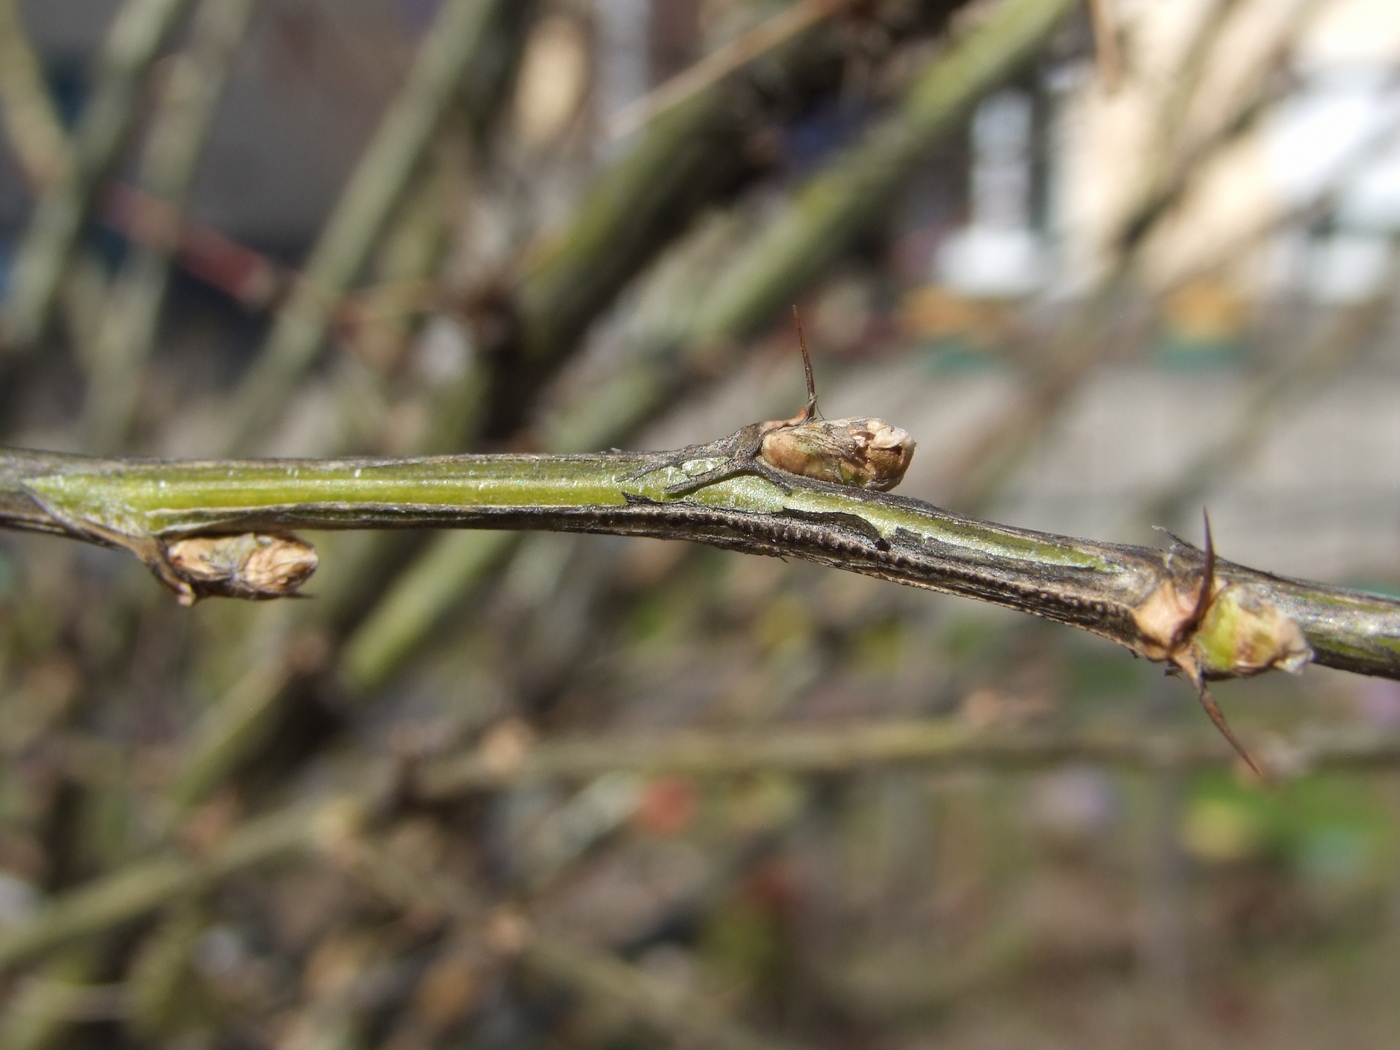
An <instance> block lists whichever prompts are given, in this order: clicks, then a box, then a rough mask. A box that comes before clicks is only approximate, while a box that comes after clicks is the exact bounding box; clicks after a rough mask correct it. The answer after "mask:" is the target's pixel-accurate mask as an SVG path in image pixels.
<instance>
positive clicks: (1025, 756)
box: [0, 719, 1400, 968]
mask: <svg viewBox="0 0 1400 1050" xmlns="http://www.w3.org/2000/svg"><path fill="white" fill-rule="evenodd" d="M501 752H502V749H501V748H499V747H491V746H489V744H483V746H482V747H480V748H479V749H478V750H477V751H474V752H470V753H468V754H466V755H454V756H445V757H443V758H441V759H437V760H433V761H430V762H427V763H425V764H424V765H423V766H421V767H419V768H416V769H414V768H410V769H409V770H407V771H405V772H406V773H407V775H408V776H407V784H406V785H405V786H406V787H407V788H408V790H409V794H410V797H411V798H413V799H416V800H419V801H424V802H444V801H448V800H451V799H456V798H461V797H464V796H466V795H471V794H474V793H477V792H482V791H493V790H501V789H507V788H510V787H514V786H518V785H521V784H529V783H540V782H545V781H550V780H583V779H588V778H591V777H596V776H601V775H604V774H606V773H610V772H614V771H631V772H638V773H644V774H648V775H663V774H664V775H682V776H695V777H711V778H713V777H730V776H746V775H750V774H752V773H756V772H777V773H788V774H805V775H812V774H822V773H847V772H852V771H854V770H858V769H877V768H882V767H890V766H909V767H921V768H930V767H936V766H953V765H959V766H969V765H972V766H996V767H1016V768H1034V767H1038V766H1047V765H1055V764H1058V763H1062V762H1066V761H1101V762H1111V763H1113V764H1116V765H1120V766H1125V767H1129V768H1149V769H1150V768H1161V767H1177V768H1182V767H1189V766H1197V765H1202V764H1207V763H1216V762H1219V761H1220V760H1221V758H1222V757H1224V756H1226V755H1228V754H1229V752H1228V750H1227V748H1226V746H1225V744H1224V741H1222V740H1219V739H1218V738H1198V737H1192V738H1183V737H1179V736H1175V735H1166V734H1153V733H1143V732H1141V731H1138V730H1133V729H1120V730H1117V731H1114V730H1111V729H1101V730H1097V731H1095V732H1093V733H1083V732H1078V733H1059V732H1047V731H1037V730H1016V731H1010V732H1002V731H996V732H989V731H985V730H978V729H976V728H974V727H969V726H966V725H959V724H956V723H951V722H948V721H939V720H933V719H929V720H924V721H918V722H904V723H885V724H876V725H865V726H841V727H837V728H822V729H793V728H788V727H785V728H784V729H782V730H781V731H775V732H773V733H771V734H769V735H767V736H764V737H756V736H755V735H754V734H753V733H751V732H744V733H699V732H688V733H682V734H679V735H669V736H667V737H665V738H664V739H662V738H655V737H652V738H648V737H645V736H643V737H636V738H632V739H626V740H619V739H612V740H609V739H606V738H604V739H591V740H590V739H574V740H559V741H552V742H547V743H543V744H540V745H538V746H535V747H533V748H530V747H527V748H525V749H523V750H521V751H519V752H518V753H516V754H513V755H511V756H508V757H505V758H503V757H502V754H501ZM1270 758H1271V762H1270V765H1271V766H1272V767H1274V768H1277V769H1280V770H1282V771H1283V772H1286V773H1288V774H1290V775H1296V774H1298V773H1301V772H1304V771H1307V772H1315V771H1318V770H1331V769H1348V770H1365V769H1379V768H1386V769H1393V768H1395V767H1396V766H1397V765H1400V736H1397V735H1395V734H1377V733H1375V732H1370V731H1366V732H1360V733H1355V732H1352V733H1348V732H1336V731H1330V732H1304V733H1302V734H1300V736H1299V738H1298V739H1297V740H1295V741H1291V742H1290V743H1289V745H1288V747H1287V749H1286V751H1283V750H1281V751H1280V752H1279V753H1278V754H1275V755H1271V756H1270ZM382 789H383V784H380V783H376V784H374V785H373V786H371V787H368V788H366V789H364V790H362V791H360V792H351V793H347V794H343V795H336V796H332V797H329V798H326V799H323V800H321V801H319V802H316V803H314V804H310V805H294V806H289V807H288V808H287V809H285V810H280V811H275V812H272V813H269V814H268V815H267V816H264V817H259V818H257V819H256V820H250V821H248V822H247V823H246V824H243V825H241V826H240V827H238V828H236V829H234V830H233V831H231V832H230V833H229V834H228V836H227V837H226V838H225V839H223V841H222V842H220V843H218V844H217V845H215V846H214V847H213V848H212V849H211V850H210V851H209V852H208V853H207V854H206V855H204V856H202V857H199V858H195V857H191V856H188V855H186V854H183V853H173V852H172V853H163V854H160V855H157V856H154V857H151V858H149V859H146V860H140V861H136V862H134V863H131V864H128V865H127V866H126V867H124V868H121V869H120V870H118V871H115V872H112V873H111V874H107V875H103V876H101V877H98V878H95V879H93V880H91V881H89V882H87V883H84V884H83V885H81V886H78V887H75V888H73V889H71V890H68V891H67V892H65V893H63V894H61V895H60V896H58V897H55V898H54V899H53V900H51V901H49V902H48V903H47V904H45V906H44V907H43V908H41V909H39V910H38V911H37V912H36V913H35V914H34V915H33V916H32V917H29V918H26V919H25V920H23V921H21V922H17V923H15V924H14V925H12V926H9V927H5V928H4V929H0V968H4V967H12V966H14V965H15V964H17V963H20V962H23V961H25V960H27V959H30V958H32V957H34V956H35V955H38V954H40V953H42V952H45V951H49V950H50V949H53V948H55V947H58V946H60V945H63V944H67V943H71V942H73V941H75V940H79V939H81V938H83V937H89V936H92V935H94V934H96V933H100V932H102V931H103V930H107V929H110V928H112V927H114V926H118V925H121V924H123V923H127V922H131V921H133V920H136V919H139V918H141V917H143V916H146V915H150V914H152V913H154V912H156V911H159V910H160V909H161V908H163V907H165V906H167V905H169V904H170V903H171V902H172V901H177V900H182V899H185V898H186V897H187V896H188V894H190V893H192V892H194V891H197V890H200V889H202V888H208V887H212V886H214V885H217V884H218V882H219V881H220V880H223V879H228V878H232V877H234V876H237V875H240V874H242V873H244V872H247V871H249V870H251V869H254V868H257V867H261V866H263V865H267V864H276V863H281V862H287V861H290V860H295V859H298V858H301V857H304V856H305V855H307V854H308V853H315V852H318V851H326V850H329V851H332V852H333V853H334V854H336V855H339V856H343V855H345V852H346V849H345V848H346V846H347V845H352V846H353V844H354V843H355V841H356V830H357V828H358V827H359V826H360V825H361V824H363V823H364V822H365V820H366V819H367V818H368V816H369V815H371V814H372V813H374V812H376V811H377V807H378V806H380V805H382V803H383V797H382ZM350 852H351V858H352V859H353V857H354V851H353V850H351V851H350ZM380 874H381V875H382V874H383V873H382V872H381V873H380ZM376 883H377V884H378V885H381V886H382V885H384V882H383V879H377V880H376ZM434 885H436V886H438V887H441V885H442V884H441V883H440V882H439V881H437V880H434ZM434 896H436V893H434ZM419 900H420V902H422V903H425V904H432V903H433V901H432V899H431V898H430V897H429V896H428V895H426V894H421V895H419ZM451 910H454V911H455V910H456V909H451Z"/></svg>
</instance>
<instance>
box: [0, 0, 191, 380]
mask: <svg viewBox="0 0 1400 1050" xmlns="http://www.w3.org/2000/svg"><path fill="white" fill-rule="evenodd" d="M189 2H190V0H127V3H125V4H123V5H122V7H121V9H120V10H119V11H118V12H117V14H116V16H115V18H114V20H113V22H112V26H111V28H110V29H109V30H108V33H107V38H106V40H105V42H104V43H103V49H102V53H101V55H100V57H99V60H98V77H97V84H96V86H95V87H94V89H93V92H92V97H91V98H90V99H89V100H88V103H87V105H86V106H85V107H84V108H83V113H82V117H81V118H80V120H79V123H78V128H77V131H76V132H75V133H74V135H73V147H72V162H71V163H70V164H69V166H68V167H67V168H66V169H65V170H64V171H63V172H62V173H61V177H60V178H58V179H56V180H55V181H54V182H53V183H52V184H51V185H50V186H49V187H48V188H47V189H46V190H45V192H44V196H43V197H42V198H41V199H40V201H39V204H38V207H37V208H36V209H35V211H34V217H33V218H32V219H31V220H30V222H29V228H28V230H26V231H25V235H24V240H23V241H22V242H21V244H20V248H19V252H18V255H17V256H16V258H15V267H14V284H13V287H12V288H11V290H10V294H9V298H8V300H7V302H6V304H5V310H6V318H5V331H4V333H3V339H0V353H3V352H4V351H6V350H27V349H30V348H32V347H33V346H34V344H35V343H36V342H37V341H38V340H39V338H40V336H41V335H42V334H43V330H44V327H45V325H46V324H47V322H48V319H49V315H50V313H51V311H52V309H53V304H54V301H55V298H56V296H57V294H58V288H59V284H60V282H61V281H62V278H63V273H64V270H65V269H66V268H67V265H68V260H69V257H70V256H71V255H72V253H73V250H74V248H75V247H76V245H77V243H78V235H79V234H80V233H81V232H82V227H83V222H84V221H85V220H86V219H87V217H88V214H89V212H90V211H91V210H92V205H93V202H94V200H95V198H96V196H97V191H98V189H99V188H100V187H101V185H102V182H103V180H104V179H105V178H106V176H107V173H108V172H109V171H110V170H111V168H112V167H113V165H115V164H116V163H117V161H118V159H119V158H120V156H121V150H122V147H123V145H124V144H125V143H126V139H127V135H128V133H129V132H130V130H131V126H132V124H133V122H134V121H135V119H136V115H137V112H138V110H139V109H140V103H141V101H142V99H141V84H142V81H143V79H144V77H145V75H146V73H147V71H148V70H149V69H150V67H151V65H152V64H153V63H154V62H155V60H156V58H157V57H158V56H159V54H160V49H161V45H162V44H163V43H164V41H165V39H166V38H167V37H168V36H169V34H170V32H171V31H172V30H173V29H174V28H175V24H176V23H177V22H178V21H179V19H180V17H181V15H183V14H184V12H185V10H186V9H187V8H188V6H189Z"/></svg>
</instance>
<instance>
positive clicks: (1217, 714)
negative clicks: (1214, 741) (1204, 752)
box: [1196, 679, 1269, 781]
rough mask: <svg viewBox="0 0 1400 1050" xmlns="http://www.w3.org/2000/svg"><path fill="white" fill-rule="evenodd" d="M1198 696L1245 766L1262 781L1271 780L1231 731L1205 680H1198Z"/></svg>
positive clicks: (1212, 720)
mask: <svg viewBox="0 0 1400 1050" xmlns="http://www.w3.org/2000/svg"><path fill="white" fill-rule="evenodd" d="M1196 695H1197V697H1198V698H1199V699H1200V701H1201V706H1202V707H1203V708H1205V712H1206V714H1207V715H1208V716H1209V718H1210V720H1211V722H1212V723H1214V725H1215V728H1216V729H1218V730H1220V735H1221V736H1223V737H1224V738H1225V739H1226V740H1228V741H1229V742H1230V746H1231V747H1233V748H1234V749H1235V753H1236V754H1238V755H1239V756H1240V758H1242V759H1244V762H1245V765H1247V766H1249V768H1250V769H1251V770H1253V771H1254V775H1255V776H1256V777H1258V778H1259V779H1260V780H1264V781H1267V780H1268V779H1269V777H1268V775H1267V774H1265V772H1264V770H1263V769H1261V768H1260V767H1259V763H1257V762H1255V761H1254V757H1253V756H1252V755H1251V754H1250V753H1249V752H1248V751H1247V750H1246V749H1245V746H1244V745H1243V744H1241V743H1240V741H1239V738H1238V737H1236V736H1235V734H1234V731H1233V730H1231V729H1230V723H1229V722H1227V721H1226V720H1225V712H1224V711H1222V710H1220V705H1219V704H1218V703H1216V701H1215V697H1213V696H1211V695H1210V690H1208V689H1207V688H1206V683H1205V681H1204V679H1198V680H1197V682H1196Z"/></svg>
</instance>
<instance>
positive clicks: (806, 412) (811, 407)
mask: <svg viewBox="0 0 1400 1050" xmlns="http://www.w3.org/2000/svg"><path fill="white" fill-rule="evenodd" d="M792 320H793V323H794V324H795V325H797V345H798V347H800V348H801V350H802V370H803V371H804V372H805V373H806V374H807V407H806V408H804V409H803V410H802V413H801V415H800V416H798V422H800V423H805V422H807V420H809V419H811V418H812V417H813V416H815V415H816V414H817V381H816V379H815V378H814V377H813V375H812V355H811V354H809V353H808V352H807V337H806V336H805V335H803V333H802V316H801V315H800V314H799V313H798V312H797V304H796V303H793V304H792Z"/></svg>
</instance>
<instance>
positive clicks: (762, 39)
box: [608, 0, 853, 139]
mask: <svg viewBox="0 0 1400 1050" xmlns="http://www.w3.org/2000/svg"><path fill="white" fill-rule="evenodd" d="M852 3H853V0H796V2H795V3H793V4H792V5H790V6H789V7H786V8H784V9H783V10H782V11H781V12H779V13H778V14H776V15H774V16H773V17H772V18H770V19H768V21H766V22H762V23H760V24H759V25H757V26H754V28H752V29H750V30H749V31H748V32H747V33H744V34H742V35H740V36H738V37H736V38H734V39H733V40H731V41H730V42H729V43H727V44H725V45H724V46H723V47H719V48H716V49H715V50H714V51H712V52H710V53H709V54H708V55H706V56H705V57H704V58H702V59H700V61H698V62H696V63H694V64H693V65H691V66H690V67H689V68H688V69H685V70H683V71H682V72H680V73H678V74H676V75H675V76H674V77H672V78H671V79H670V80H668V81H666V83H664V84H662V85H661V86H660V87H658V88H656V89H654V90H653V91H651V92H650V93H648V94H646V95H643V96H642V97H641V98H639V99H637V100H636V101H635V102H632V103H630V104H629V105H627V106H626V107H624V108H623V109H622V110H620V111H619V112H617V113H615V114H613V115H612V117H611V118H610V119H609V120H608V135H609V137H611V138H613V139H622V138H626V137H627V136H628V135H630V134H632V133H633V132H635V131H638V130H640V129H641V128H643V127H645V126H646V125H647V124H649V123H651V122H652V121H653V120H655V119H656V118H657V117H658V116H660V115H661V114H662V113H665V112H666V111H667V110H670V109H673V108H674V107H676V106H678V105H680V104H681V103H682V102H684V101H685V100H686V99H688V98H690V97H691V96H693V95H695V94H697V93H699V92H700V91H703V90H704V89H706V88H708V87H709V86H711V85H712V84H714V83H715V82H716V81H719V80H723V79H724V78H725V77H726V76H728V75H729V74H730V73H733V72H734V71H735V70H736V69H739V68H740V67H741V66H745V65H748V63H750V62H752V61H753V60H754V59H755V58H757V57H758V56H760V55H762V54H763V53H764V52H767V51H771V50H772V49H773V48H775V47H778V46H779V45H781V44H785V43H787V42H788V41H789V40H791V39H792V38H793V37H795V36H797V35H798V34H799V33H801V32H803V31H805V30H807V29H810V28H811V27H812V26H814V25H816V24H817V23H818V22H820V21H822V20H823V19H826V18H830V17H831V16H832V15H834V14H836V13H837V12H838V11H840V10H841V9H842V8H844V7H849V6H850V5H851V4H852Z"/></svg>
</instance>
